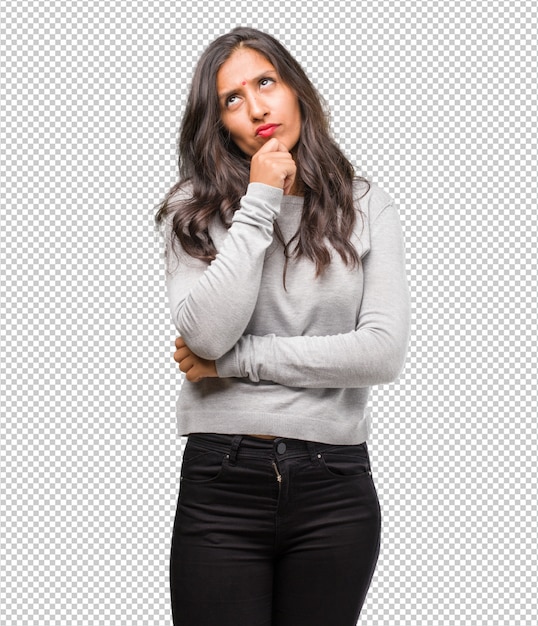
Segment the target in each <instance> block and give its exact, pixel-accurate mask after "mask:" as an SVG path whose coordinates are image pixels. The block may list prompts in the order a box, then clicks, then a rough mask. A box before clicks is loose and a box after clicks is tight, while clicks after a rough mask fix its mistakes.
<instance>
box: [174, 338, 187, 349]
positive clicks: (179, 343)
mask: <svg viewBox="0 0 538 626" xmlns="http://www.w3.org/2000/svg"><path fill="white" fill-rule="evenodd" d="M186 345H187V344H186V343H185V342H184V341H183V337H176V348H183V347H184V346H186Z"/></svg>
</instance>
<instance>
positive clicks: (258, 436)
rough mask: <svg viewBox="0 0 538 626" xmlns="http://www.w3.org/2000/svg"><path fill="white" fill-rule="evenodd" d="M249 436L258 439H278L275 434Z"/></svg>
mask: <svg viewBox="0 0 538 626" xmlns="http://www.w3.org/2000/svg"><path fill="white" fill-rule="evenodd" d="M249 437H257V438H258V439H276V437H273V435H249Z"/></svg>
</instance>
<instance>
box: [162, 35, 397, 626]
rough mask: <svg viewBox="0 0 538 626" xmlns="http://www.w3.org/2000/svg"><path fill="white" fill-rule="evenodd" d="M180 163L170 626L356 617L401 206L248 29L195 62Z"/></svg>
mask: <svg viewBox="0 0 538 626" xmlns="http://www.w3.org/2000/svg"><path fill="white" fill-rule="evenodd" d="M179 157H180V167H179V171H180V180H179V182H178V183H177V184H176V185H175V186H174V187H173V188H172V189H171V190H170V192H169V193H168V195H167V196H166V198H165V200H164V201H163V203H162V205H161V206H160V209H159V211H158V214H157V222H158V223H159V224H163V225H164V232H165V237H166V253H165V258H166V267H167V273H166V279H167V286H168V294H169V299H170V305H171V309H172V318H173V321H174V323H175V325H176V327H177V329H178V332H179V334H180V335H181V336H180V337H178V338H177V340H176V348H177V351H176V352H175V355H174V358H175V360H176V361H177V362H178V363H179V367H180V369H181V370H182V371H183V372H184V373H185V375H186V381H185V382H184V383H183V385H182V387H181V390H180V394H179V399H178V403H177V416H178V425H179V432H180V434H182V435H188V441H187V445H186V449H185V452H184V456H183V464H182V475H181V487H180V493H179V498H178V506H177V513H176V518H175V523H174V530H173V536H172V546H171V559H170V583H171V599H172V614H173V619H174V624H176V625H178V624H179V625H181V626H194V625H196V626H198V625H200V626H212V625H215V626H216V625H217V624H218V625H219V626H227V625H231V624H234V625H235V624H242V625H245V626H270V625H271V626H303V625H304V626H318V625H319V626H353V625H354V624H356V622H357V619H358V617H359V613H360V610H361V607H362V604H363V602H364V598H365V596H366V592H367V590H368V587H369V584H370V581H371V578H372V574H373V571H374V568H375V565H376V561H377V558H378V552H379V535H380V510H379V502H378V498H377V493H376V489H375V486H374V482H373V479H372V472H371V468H370V462H369V457H368V449H367V444H366V439H367V437H368V432H369V420H368V410H367V400H368V391H369V387H370V386H371V385H377V384H382V383H387V382H390V381H392V380H394V379H395V378H396V377H397V376H398V375H399V373H400V371H401V368H402V366H403V362H404V358H405V352H406V348H407V341H408V329H409V294H408V287H407V282H406V277H405V269H404V248H403V240H402V231H401V226H400V222H399V218H398V214H397V211H396V209H395V207H394V204H393V201H392V200H391V198H390V197H389V196H388V195H387V194H386V193H384V192H383V191H382V190H381V189H380V188H379V187H377V186H376V185H374V184H369V183H368V181H367V180H365V179H364V178H360V177H355V176H354V171H353V167H352V166H351V164H350V163H349V162H348V160H347V159H346V157H345V156H344V155H343V154H342V152H341V151H340V149H339V148H338V146H337V145H336V144H335V143H334V141H333V140H332V139H331V137H330V134H329V130H328V124H327V117H326V115H325V114H324V110H323V107H322V104H321V101H320V97H319V95H318V93H317V92H316V90H315V88H314V87H313V85H312V84H311V82H310V81H309V80H308V78H307V77H306V75H305V74H304V72H303V70H302V69H301V67H300V66H299V64H298V63H297V62H296V61H295V60H294V59H293V58H292V57H291V55H290V54H289V52H288V51H287V50H286V49H285V48H284V47H283V46H282V45H281V44H280V43H279V42H277V41H276V40H275V39H274V38H272V37H270V36H269V35H267V34H265V33H263V32H260V31H257V30H254V29H249V28H237V29H235V30H233V31H232V32H230V33H228V34H226V35H224V36H222V37H219V38H218V39H217V40H216V41H214V42H213V43H212V44H211V45H210V46H209V47H208V48H207V50H206V51H205V52H204V54H203V55H202V57H201V59H200V61H199V63H198V66H197V69H196V72H195V74H194V78H193V81H192V86H191V91H190V95H189V98H188V103H187V107H186V112H185V115H184V118H183V123H182V129H181V134H180V142H179Z"/></svg>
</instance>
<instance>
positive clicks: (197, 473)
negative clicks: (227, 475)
mask: <svg viewBox="0 0 538 626" xmlns="http://www.w3.org/2000/svg"><path fill="white" fill-rule="evenodd" d="M226 458H227V457H226V454H224V453H222V452H217V451H215V450H204V449H201V448H197V447H195V446H194V445H189V442H187V445H186V447H185V452H184V453H183V461H182V463H181V480H182V481H187V482H189V483H209V482H213V481H215V480H217V479H218V478H219V477H220V476H221V474H222V471H223V468H224V462H225V460H226Z"/></svg>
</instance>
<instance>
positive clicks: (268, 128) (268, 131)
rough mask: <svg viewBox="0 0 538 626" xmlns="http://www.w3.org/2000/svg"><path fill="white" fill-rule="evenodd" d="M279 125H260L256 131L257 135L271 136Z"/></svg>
mask: <svg viewBox="0 0 538 626" xmlns="http://www.w3.org/2000/svg"><path fill="white" fill-rule="evenodd" d="M278 127H279V124H266V125H265V126H260V127H259V128H258V130H257V131H256V135H259V136H260V137H270V136H271V135H272V134H273V133H274V132H275V130H276V129H277V128H278Z"/></svg>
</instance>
